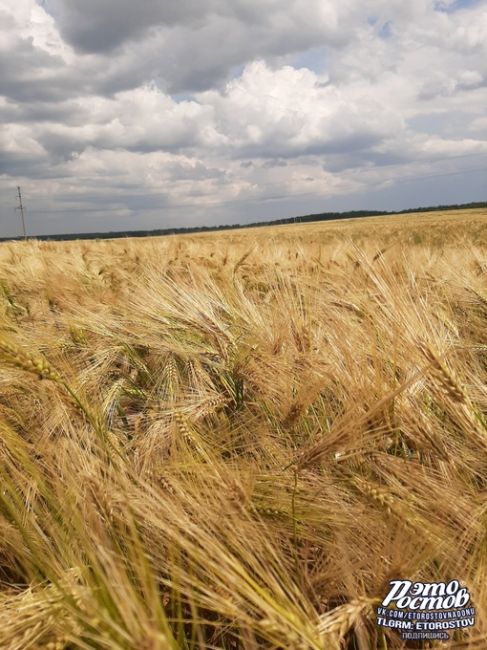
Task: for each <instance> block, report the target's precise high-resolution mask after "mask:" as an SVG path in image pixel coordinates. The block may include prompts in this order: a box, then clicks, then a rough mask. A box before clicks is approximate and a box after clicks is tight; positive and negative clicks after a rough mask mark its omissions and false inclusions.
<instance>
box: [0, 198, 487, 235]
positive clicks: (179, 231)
mask: <svg viewBox="0 0 487 650" xmlns="http://www.w3.org/2000/svg"><path fill="white" fill-rule="evenodd" d="M472 208H487V202H485V201H483V202H477V203H461V204H452V205H435V206H429V207H423V208H408V209H407V210H399V211H396V212H388V211H384V210H351V211H349V212H320V213H318V214H307V215H303V216H299V217H290V218H288V219H277V220H273V221H256V222H253V223H246V224H225V225H222V226H190V227H187V228H158V229H155V230H123V231H116V232H87V233H74V234H64V235H63V234H60V235H34V236H31V237H29V239H39V240H43V241H71V240H76V239H119V238H122V237H159V236H164V235H184V234H191V233H198V232H213V231H219V230H237V229H239V228H260V227H263V226H278V225H283V224H291V223H310V222H313V221H335V220H339V219H356V218H359V217H377V216H379V217H380V216H387V215H394V214H410V213H412V212H434V211H447V210H467V209H472ZM18 239H22V238H21V237H0V242H2V241H15V240H18Z"/></svg>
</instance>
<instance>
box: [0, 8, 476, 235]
mask: <svg viewBox="0 0 487 650" xmlns="http://www.w3.org/2000/svg"><path fill="white" fill-rule="evenodd" d="M366 5H367V6H365V5H364V3H360V2H358V0H343V2H340V3H336V2H334V1H333V0H287V2H281V1H280V2H277V0H259V1H257V0H231V1H228V0H226V1H224V0H198V2H196V1H195V0H182V1H181V2H178V3H173V2H160V1H159V0H144V1H141V2H138V3H133V2H128V0H97V2H96V3H95V2H94V0H83V2H81V0H62V1H61V0H42V1H41V0H39V1H38V2H36V1H35V0H15V1H14V0H0V32H1V34H0V80H1V81H0V119H1V124H2V126H1V127H0V151H1V157H0V191H2V193H3V194H4V195H5V196H10V193H11V189H12V188H13V187H14V186H15V185H16V184H17V183H21V184H22V186H23V187H24V188H25V190H24V191H25V194H26V200H27V201H28V202H29V203H31V205H33V206H35V207H33V208H32V211H33V212H34V211H35V210H37V214H38V217H39V218H38V219H37V220H36V224H37V225H36V228H37V231H39V232H43V231H46V232H48V231H59V230H68V231H71V232H72V231H76V230H93V229H96V230H103V229H104V228H105V227H106V228H107V229H112V230H114V229H117V228H128V227H130V228H137V227H151V226H154V227H156V226H161V225H162V223H167V224H171V225H174V224H175V223H180V224H181V225H187V224H188V223H202V222H204V223H209V222H215V223H216V222H231V221H243V220H245V219H251V220H254V219H255V218H258V217H272V218H277V217H279V216H286V215H287V216H290V215H289V211H291V210H292V211H298V212H304V211H306V209H311V210H312V211H317V210H318V209H322V210H325V209H327V208H330V209H334V208H335V207H336V206H338V205H339V206H340V207H343V208H346V207H347V205H349V206H350V207H354V208H355V207H357V205H356V204H355V203H354V200H355V199H353V197H354V196H355V197H362V198H361V199H360V200H361V201H362V205H363V206H364V207H373V205H371V202H372V201H377V197H379V196H380V192H381V191H382V190H384V194H383V197H384V201H386V200H387V201H389V202H390V206H391V207H398V203H397V202H398V201H399V200H401V201H403V202H404V200H405V199H404V191H403V189H399V184H400V181H401V178H402V179H405V178H408V179H410V182H411V183H412V185H414V183H415V182H416V181H415V179H416V180H417V183H416V184H417V188H418V192H417V195H414V196H413V197H412V198H411V203H413V204H419V203H434V202H440V201H441V199H440V198H438V199H437V196H439V192H440V190H441V188H440V185H439V184H438V183H437V182H436V181H435V180H434V178H443V177H447V175H452V178H453V176H454V177H455V178H454V179H453V180H454V181H455V183H456V186H457V188H458V192H457V193H458V201H462V200H471V199H472V200H473V199H480V198H485V196H484V194H483V192H484V190H483V189H482V187H485V184H484V185H483V184H482V175H481V170H482V166H484V167H485V166H487V122H486V110H485V106H486V105H487V3H486V2H485V1H482V0H479V1H477V2H467V1H466V0H456V1H455V2H451V1H450V0H447V1H445V2H442V3H438V2H434V1H433V0H410V2H407V3H404V2H403V1H402V0H387V1H386V0H372V1H371V2H369V3H366ZM462 170H466V173H469V172H468V170H473V171H472V173H470V181H469V182H468V183H467V182H465V174H464V175H463V176H462ZM426 177H430V178H432V179H433V180H432V181H431V183H430V186H428V185H427V184H425V183H424V179H425V178H426ZM476 178H478V182H477V184H475V179H476ZM472 179H473V180H472ZM395 187H397V188H398V189H397V200H395V199H394V188H395ZM435 187H436V188H437V190H435ZM472 187H473V188H474V191H473V194H472ZM386 189H387V192H386ZM435 192H436V193H435ZM413 194H414V192H413ZM347 197H349V198H348V199H347ZM386 197H388V198H387V199H386ZM391 197H392V199H391ZM347 200H348V201H349V203H348V204H347V203H346V201H347ZM357 200H358V199H357ZM379 203H380V201H379ZM300 206H303V209H300ZM359 207H360V206H359ZM377 207H384V205H378V204H377ZM9 210H10V212H11V208H9V207H4V208H3V214H4V217H5V218H4V222H6V221H8V219H7V217H8V215H9V214H10V213H9ZM82 215H85V216H83V217H82ZM8 218H9V219H10V217H8ZM81 218H82V219H84V221H83V220H81V221H80V219H81ZM97 224H98V225H97ZM7 230H8V229H7ZM5 234H12V233H11V232H6V233H5Z"/></svg>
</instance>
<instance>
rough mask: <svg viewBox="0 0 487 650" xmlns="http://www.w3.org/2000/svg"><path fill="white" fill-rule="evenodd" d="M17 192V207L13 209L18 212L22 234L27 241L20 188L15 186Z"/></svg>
mask: <svg viewBox="0 0 487 650" xmlns="http://www.w3.org/2000/svg"><path fill="white" fill-rule="evenodd" d="M17 192H18V195H19V205H18V206H17V207H16V208H15V209H16V210H20V218H21V219H22V233H23V235H24V239H27V233H26V232H25V219H24V206H23V203H22V194H21V192H20V186H17Z"/></svg>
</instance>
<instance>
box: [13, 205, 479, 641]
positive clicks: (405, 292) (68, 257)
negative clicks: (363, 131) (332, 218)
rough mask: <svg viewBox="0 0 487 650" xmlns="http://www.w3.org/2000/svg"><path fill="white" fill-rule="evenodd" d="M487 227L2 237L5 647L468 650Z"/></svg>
mask: <svg viewBox="0 0 487 650" xmlns="http://www.w3.org/2000/svg"><path fill="white" fill-rule="evenodd" d="M486 221H487V211H485V210H484V211H482V210H475V211H463V212H449V213H445V214H442V213H431V214H421V215H403V216H397V217H378V218H372V219H360V220H350V221H343V222H332V223H319V224H307V225H289V226H276V227H270V228H257V229H247V230H238V231H227V232H223V233H219V234H215V233H207V234H202V235H188V236H182V237H164V238H147V239H127V240H114V241H87V242H64V243H52V242H37V241H27V242H12V243H3V244H1V245H0V313H1V331H0V615H1V619H0V648H2V649H5V650H28V649H36V648H50V649H54V648H57V649H59V650H61V649H66V650H67V649H68V648H69V649H93V648H95V649H104V650H105V649H106V650H166V649H180V648H181V649H184V650H193V649H195V650H196V649H198V650H201V649H206V648H209V649H210V648H220V649H225V650H231V649H232V650H233V649H235V650H240V649H242V650H259V649H261V648H262V649H266V648H267V649H271V648H273V649H284V650H308V649H311V650H328V649H331V650H333V649H336V650H338V649H345V648H347V649H352V648H353V649H357V650H369V649H374V648H381V649H383V650H386V649H387V650H389V649H399V648H406V647H441V648H444V647H448V648H477V649H479V650H481V649H485V648H486V647H487V498H486V497H487V388H486V380H487V328H486V325H487V228H486ZM394 578H404V579H410V580H418V581H422V582H440V581H449V580H452V579H458V580H459V581H461V582H462V584H466V585H467V586H468V589H469V591H470V594H471V598H472V605H473V606H475V608H476V611H477V616H476V624H475V626H474V627H472V628H469V629H468V630H467V631H464V632H455V633H453V634H451V640H450V641H449V642H446V643H440V642H432V643H431V644H430V645H429V646H428V645H421V644H418V643H417V644H416V645H414V644H409V645H407V644H406V643H405V642H403V641H401V639H400V637H399V635H398V633H397V632H394V631H384V630H382V629H381V628H379V627H377V625H376V624H375V616H374V608H375V607H376V605H377V604H378V603H380V601H381V600H382V599H383V598H384V596H385V594H386V593H387V591H388V582H389V580H392V579H394Z"/></svg>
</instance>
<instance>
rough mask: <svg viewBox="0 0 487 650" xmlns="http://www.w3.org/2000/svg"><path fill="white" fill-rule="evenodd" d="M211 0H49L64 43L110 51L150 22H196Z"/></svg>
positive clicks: (49, 5) (95, 51) (148, 26)
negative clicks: (175, 0) (176, 0)
mask: <svg viewBox="0 0 487 650" xmlns="http://www.w3.org/2000/svg"><path fill="white" fill-rule="evenodd" d="M211 4H212V3H211V2H207V1H206V2H205V1H202V0H178V2H173V1H163V2H161V1H160V0H138V1H137V2H133V0H49V1H48V2H46V8H48V10H49V11H51V12H52V14H53V16H54V17H55V18H56V20H57V22H58V24H59V27H60V29H61V33H62V34H63V36H64V38H65V39H66V41H67V42H68V43H70V44H71V45H72V46H73V47H75V48H76V49H77V50H79V51H81V52H90V53H101V52H110V51H112V50H114V49H115V48H117V47H119V46H121V45H122V44H123V43H125V42H126V41H127V40H133V39H135V38H138V37H140V36H141V35H143V34H144V32H146V31H148V30H149V29H151V28H152V27H153V26H154V25H174V24H176V23H178V22H179V21H181V20H184V21H185V22H188V21H189V22H191V23H194V22H197V21H198V20H200V19H201V17H202V16H204V15H205V13H206V12H207V11H208V7H209V6H211Z"/></svg>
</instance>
